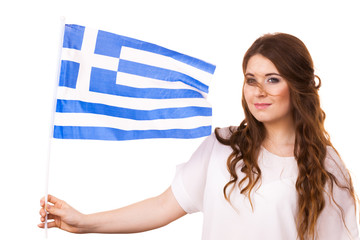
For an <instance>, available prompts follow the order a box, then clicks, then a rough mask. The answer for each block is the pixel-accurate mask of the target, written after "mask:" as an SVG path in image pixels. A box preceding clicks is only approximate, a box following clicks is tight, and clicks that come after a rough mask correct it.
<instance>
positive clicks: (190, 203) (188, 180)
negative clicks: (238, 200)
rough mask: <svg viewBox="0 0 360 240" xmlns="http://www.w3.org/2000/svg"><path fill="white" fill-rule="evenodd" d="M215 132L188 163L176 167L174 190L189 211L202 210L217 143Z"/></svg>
mask: <svg viewBox="0 0 360 240" xmlns="http://www.w3.org/2000/svg"><path fill="white" fill-rule="evenodd" d="M215 141H217V140H216V137H215V134H214V133H213V134H211V135H210V136H208V137H207V138H206V139H205V140H204V141H203V143H202V144H201V145H200V146H199V148H198V149H197V150H196V151H195V152H194V154H193V155H192V156H191V158H190V160H189V161H188V162H186V163H183V164H180V165H178V166H177V168H176V174H175V178H174V180H173V182H172V184H171V189H172V192H173V194H174V196H175V198H176V200H177V201H178V203H179V204H180V206H181V207H182V208H183V209H184V211H185V212H187V213H194V212H199V211H202V209H203V196H204V188H205V184H206V175H207V168H208V164H209V160H210V158H211V152H212V149H213V146H214V143H215Z"/></svg>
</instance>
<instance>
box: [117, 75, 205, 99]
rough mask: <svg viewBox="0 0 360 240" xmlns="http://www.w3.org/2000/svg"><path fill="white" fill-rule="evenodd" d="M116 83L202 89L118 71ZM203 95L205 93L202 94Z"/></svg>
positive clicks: (148, 86)
mask: <svg viewBox="0 0 360 240" xmlns="http://www.w3.org/2000/svg"><path fill="white" fill-rule="evenodd" d="M116 83H117V84H121V85H125V86H129V87H135V88H166V89H191V90H194V91H197V92H199V93H201V94H203V92H202V91H199V89H196V88H194V87H192V86H189V85H187V84H185V83H183V82H169V81H163V80H158V79H154V78H148V77H142V76H138V75H134V74H129V73H123V72H118V73H117V77H116ZM203 95H204V96H205V97H206V96H207V94H206V93H204V94H203Z"/></svg>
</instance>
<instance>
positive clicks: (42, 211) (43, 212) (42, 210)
mask: <svg viewBox="0 0 360 240" xmlns="http://www.w3.org/2000/svg"><path fill="white" fill-rule="evenodd" d="M39 214H40V216H42V217H45V215H46V212H45V209H43V208H40V211H39Z"/></svg>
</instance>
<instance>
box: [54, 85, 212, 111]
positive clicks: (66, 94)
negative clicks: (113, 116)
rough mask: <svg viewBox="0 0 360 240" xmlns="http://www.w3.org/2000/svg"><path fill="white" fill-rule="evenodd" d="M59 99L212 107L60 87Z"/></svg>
mask: <svg viewBox="0 0 360 240" xmlns="http://www.w3.org/2000/svg"><path fill="white" fill-rule="evenodd" d="M57 98H58V99H65V100H79V101H84V102H93V103H101V104H106V105H110V106H115V107H123V108H131V109H141V110H152V109H160V108H173V107H188V106H197V107H209V108H210V107H211V104H210V103H209V102H208V101H206V100H205V99H203V98H176V99H166V100H164V99H145V98H129V97H121V96H116V95H110V94H103V93H96V92H89V91H88V92H85V93H84V92H79V91H77V90H76V89H72V88H67V87H58V91H57Z"/></svg>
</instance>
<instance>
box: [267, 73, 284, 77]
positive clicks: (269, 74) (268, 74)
mask: <svg viewBox="0 0 360 240" xmlns="http://www.w3.org/2000/svg"><path fill="white" fill-rule="evenodd" d="M271 75H277V76H280V77H281V75H280V74H278V73H267V74H265V76H266V77H267V76H271Z"/></svg>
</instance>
